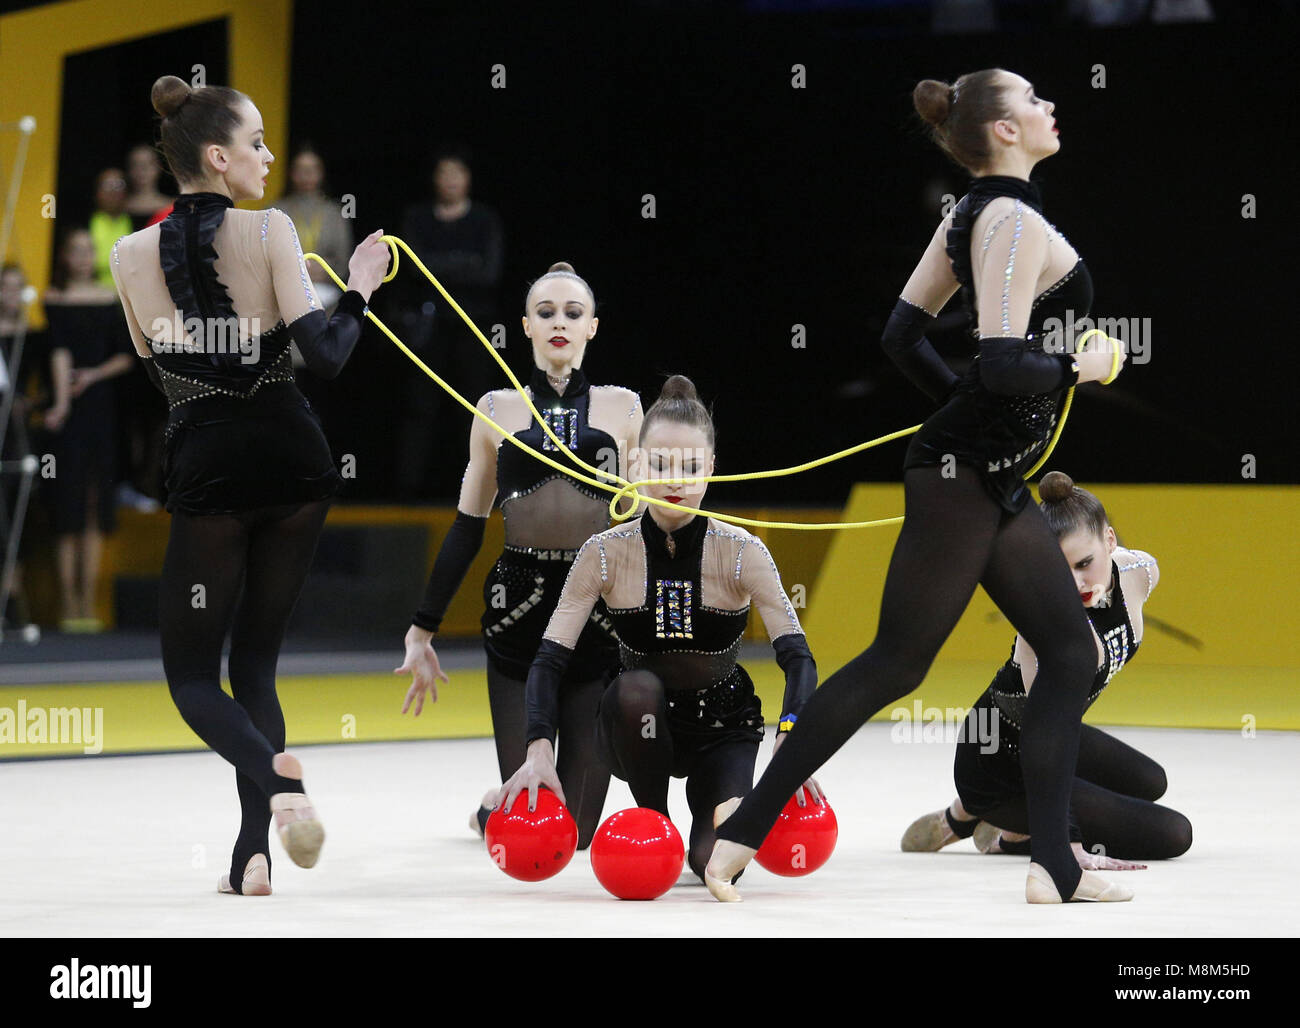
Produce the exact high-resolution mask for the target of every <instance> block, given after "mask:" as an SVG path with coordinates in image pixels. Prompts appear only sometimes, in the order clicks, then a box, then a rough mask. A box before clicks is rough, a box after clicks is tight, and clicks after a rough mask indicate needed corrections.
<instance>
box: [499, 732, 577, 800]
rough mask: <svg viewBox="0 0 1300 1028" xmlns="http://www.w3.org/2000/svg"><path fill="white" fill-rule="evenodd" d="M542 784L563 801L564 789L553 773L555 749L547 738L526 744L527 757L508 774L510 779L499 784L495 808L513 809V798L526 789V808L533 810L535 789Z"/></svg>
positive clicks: (535, 797) (535, 796) (558, 778)
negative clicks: (511, 773) (503, 783)
mask: <svg viewBox="0 0 1300 1028" xmlns="http://www.w3.org/2000/svg"><path fill="white" fill-rule="evenodd" d="M542 785H544V786H546V787H547V788H548V789H550V790H551V792H553V793H555V795H556V798H558V799H559V801H560V802H561V803H564V802H565V800H564V790H563V789H562V788H561V787H560V776H559V775H558V774H556V773H555V750H554V749H553V748H552V746H551V742H550V740H549V739H534V740H533V741H532V742H531V743H529V744H528V759H527V760H525V761H524V762H523V764H522V766H520V768H519V770H518V771H516V772H515V773H514V774H513V775H511V776H510V781H508V782H506V784H505V785H503V786H501V789H500V791H499V792H497V805H496V809H498V810H502V809H504V810H514V807H515V798H516V797H517V796H518V795H519V794H520V793H521V792H523V791H524V790H525V789H527V790H528V809H529V810H535V809H536V807H537V789H538V786H542ZM503 803H504V804H505V806H504V808H503V807H502V804H503Z"/></svg>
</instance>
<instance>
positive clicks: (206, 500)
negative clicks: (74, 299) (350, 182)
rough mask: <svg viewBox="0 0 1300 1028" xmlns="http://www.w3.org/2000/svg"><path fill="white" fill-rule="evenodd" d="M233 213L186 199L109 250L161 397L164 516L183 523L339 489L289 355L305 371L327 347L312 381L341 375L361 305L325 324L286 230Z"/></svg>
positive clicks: (278, 222) (279, 218)
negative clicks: (296, 349) (295, 345)
mask: <svg viewBox="0 0 1300 1028" xmlns="http://www.w3.org/2000/svg"><path fill="white" fill-rule="evenodd" d="M232 208H233V204H232V203H231V201H230V199H229V198H228V197H225V196H222V195H220V194H216V193H186V194H183V195H181V196H179V197H177V199H176V205H175V208H174V210H173V211H172V213H171V214H170V215H169V216H168V217H167V218H166V219H165V220H164V221H163V222H161V223H160V224H159V225H156V226H151V227H149V228H146V229H142V230H141V231H139V232H137V233H135V234H134V235H132V236H127V237H124V238H123V239H120V240H118V242H117V243H116V244H115V245H114V247H113V255H112V264H111V266H112V270H113V276H114V280H115V281H116V282H117V285H118V291H119V293H120V294H121V295H122V297H123V302H124V305H125V306H126V309H127V322H128V324H129V325H130V326H131V328H132V334H133V336H134V338H135V342H136V349H137V350H138V351H139V352H140V355H141V356H142V357H147V358H151V359H148V360H147V361H146V365H145V367H146V368H147V369H148V370H149V372H150V375H151V377H152V378H153V379H154V380H155V382H156V383H157V384H158V385H159V387H160V388H161V389H162V391H163V392H164V394H165V395H166V397H167V407H168V418H167V427H166V429H165V432H164V440H165V443H164V451H163V479H164V486H165V489H166V498H167V508H168V509H169V510H173V511H175V510H182V511H185V512H187V513H191V514H221V513H233V512H237V511H243V510H251V509H255V508H259V507H266V506H274V505H280V504H290V503H302V502H310V501H312V500H319V499H323V498H326V497H329V496H331V495H333V494H334V493H335V492H336V491H337V490H338V488H339V486H340V485H341V483H342V479H341V478H340V476H339V473H338V471H337V470H336V469H335V467H334V461H333V457H332V456H331V454H330V449H329V444H328V443H327V442H326V440H325V435H324V433H323V432H322V430H321V426H320V421H319V419H318V418H317V417H316V414H315V412H313V411H312V409H311V407H310V405H309V404H308V403H307V400H306V398H305V397H304V396H303V395H302V393H301V392H300V391H299V390H298V388H297V386H296V385H295V384H294V370H293V362H292V359H291V354H290V351H289V344H290V342H291V341H298V342H299V343H300V349H302V350H303V351H304V353H305V354H310V355H311V356H309V357H308V367H309V368H312V366H313V364H318V362H317V357H318V356H324V354H318V353H317V352H315V350H316V347H317V344H318V341H319V340H321V339H322V337H326V336H327V337H328V338H327V339H325V340H324V342H325V345H326V347H327V348H328V349H329V350H331V351H333V350H335V349H337V354H336V355H331V357H330V359H329V360H328V361H322V362H320V363H319V364H318V367H317V368H313V370H319V372H320V373H322V374H326V375H329V374H337V373H338V369H339V367H341V366H342V363H343V361H344V360H346V357H347V353H350V351H351V347H352V345H354V344H355V342H356V340H357V338H358V337H359V335H360V322H361V316H362V313H363V311H364V309H365V303H364V301H363V300H362V299H361V297H360V295H359V294H357V293H355V292H347V293H345V294H344V297H343V299H342V300H340V305H339V308H338V312H337V314H336V316H335V320H334V321H333V322H327V320H326V318H325V314H324V312H323V311H322V309H321V305H320V302H319V300H317V298H316V295H315V291H314V290H313V289H312V288H311V283H310V279H309V278H308V275H307V270H306V265H305V264H304V263H303V260H302V250H301V248H300V247H299V245H298V241H297V234H296V232H295V231H294V227H293V222H292V221H291V220H290V219H289V218H288V217H287V216H286V215H284V214H283V213H282V212H280V211H277V210H274V209H270V210H265V211H242V210H233V209H232ZM290 326H292V327H290ZM325 364H328V365H329V366H328V367H324V366H323V365H325Z"/></svg>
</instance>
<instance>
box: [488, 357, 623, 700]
mask: <svg viewBox="0 0 1300 1028" xmlns="http://www.w3.org/2000/svg"><path fill="white" fill-rule="evenodd" d="M593 388H595V389H603V388H608V387H602V386H595V387H593V386H591V385H589V384H588V382H587V379H586V376H585V375H583V373H582V369H581V368H574V369H573V372H572V373H571V375H570V378H569V383H568V386H567V387H566V388H565V390H564V394H563V395H562V396H561V395H558V394H557V393H556V392H555V390H554V389H553V388H552V387H551V385H550V383H549V381H548V380H547V378H546V375H545V373H544V372H542V371H540V370H539V369H536V368H534V369H533V375H532V378H531V380H530V382H529V389H530V391H531V395H532V398H533V403H534V404H535V405H536V406H537V409H538V410H539V411H541V412H542V415H543V417H545V418H547V419H548V422H549V424H550V426H551V430H552V431H553V432H555V434H556V435H557V436H559V437H560V439H561V440H563V442H564V445H565V446H567V447H568V448H569V449H570V450H572V451H573V453H575V454H576V455H577V456H578V457H580V458H581V459H582V460H584V461H586V462H587V463H588V464H591V465H593V466H594V467H601V468H606V469H608V470H610V471H617V469H618V455H619V447H618V444H617V443H616V442H615V441H614V438H613V437H612V436H611V435H610V434H609V433H608V432H606V431H604V430H602V429H600V428H597V427H595V426H594V425H592V424H591V421H590V419H589V416H588V415H589V410H590V406H591V391H592V389H593ZM490 397H491V394H489V398H490ZM489 402H491V401H489ZM628 406H629V411H628V413H629V415H631V414H632V413H634V412H635V410H638V409H639V407H640V405H639V403H636V402H635V400H634V401H633V402H632V403H630V404H629V405H628ZM489 413H493V411H490V412H489ZM515 435H516V437H517V438H519V439H520V440H521V441H523V442H525V443H527V444H528V445H530V446H532V447H533V448H534V449H537V450H540V451H542V452H543V453H546V454H547V455H548V456H551V457H554V458H557V459H561V462H562V463H563V459H562V455H561V454H560V452H559V450H558V449H557V448H556V446H555V444H554V443H552V442H551V440H550V439H549V438H547V436H546V435H545V433H543V431H542V429H541V426H540V425H538V424H537V423H536V422H533V423H532V424H530V425H529V426H528V428H527V429H525V430H524V431H522V432H516V433H515ZM497 497H498V500H497V502H498V504H499V505H500V507H501V513H502V515H503V516H504V517H505V522H506V546H505V550H504V551H503V552H502V554H501V557H500V558H499V559H498V560H497V562H496V564H495V565H494V566H493V568H492V571H491V573H490V574H489V575H488V577H487V581H485V582H484V583H483V600H484V612H483V621H482V624H483V643H484V646H485V647H486V649H487V652H488V658H489V659H490V660H491V661H492V662H493V663H494V664H495V665H496V666H497V667H498V668H500V669H501V670H502V671H504V672H505V673H506V674H508V675H510V677H512V678H517V679H519V680H520V681H523V680H524V679H525V678H527V677H528V667H529V665H530V664H532V662H533V658H534V657H535V656H536V655H537V647H538V646H540V645H541V642H542V633H543V632H545V631H546V625H547V622H549V621H550V619H551V615H552V614H553V613H554V612H555V605H556V603H557V602H559V599H560V590H561V589H563V587H564V580H565V578H566V577H567V576H568V574H569V568H570V567H571V566H572V564H573V560H574V558H575V557H576V556H577V553H578V547H579V546H581V545H582V543H583V541H585V540H586V539H587V538H589V537H590V536H591V535H592V533H594V532H599V531H601V530H602V529H604V528H606V527H607V526H608V525H609V494H608V493H602V492H600V491H599V490H596V489H592V488H591V487H590V486H587V485H585V484H583V483H582V482H579V481H577V480H576V479H574V478H570V477H569V476H568V475H565V474H563V473H562V472H559V471H556V470H555V469H554V468H551V467H548V466H547V465H545V464H543V463H541V462H540V461H538V460H536V459H534V458H533V457H532V456H530V455H529V454H527V453H525V452H524V451H523V450H521V449H519V448H518V447H517V446H514V445H513V444H511V443H506V442H502V443H501V445H500V446H499V447H498V448H497ZM617 645H618V644H617V639H616V637H615V635H614V630H613V627H612V626H611V624H610V622H609V618H608V617H607V616H606V612H605V605H604V604H603V603H598V604H597V605H596V606H595V607H594V608H593V610H592V611H591V615H590V617H589V619H588V622H587V624H586V625H584V626H583V630H582V633H581V635H580V637H579V639H578V642H577V646H576V647H575V653H574V662H573V665H572V667H571V672H570V673H571V674H572V675H573V676H574V677H577V678H594V677H596V676H597V675H599V674H601V673H603V672H605V671H609V670H612V668H613V665H614V664H615V663H616V661H617V655H618V649H617Z"/></svg>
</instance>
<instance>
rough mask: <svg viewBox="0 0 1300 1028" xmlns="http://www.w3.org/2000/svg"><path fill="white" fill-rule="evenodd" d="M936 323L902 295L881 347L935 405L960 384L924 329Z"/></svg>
mask: <svg viewBox="0 0 1300 1028" xmlns="http://www.w3.org/2000/svg"><path fill="white" fill-rule="evenodd" d="M933 321H934V315H933V314H930V313H929V312H928V311H925V310H923V309H922V308H920V307H917V306H916V305H915V304H912V303H909V302H908V301H906V300H904V299H903V298H902V297H901V296H900V297H899V298H898V302H897V303H896V304H894V309H893V311H892V312H891V313H890V315H889V321H888V322H887V323H886V325H885V332H884V334H883V335H882V336H881V337H880V345H881V346H882V347H883V348H884V351H885V353H887V354H889V359H890V360H892V361H893V362H894V363H895V364H896V365H897V366H898V370H899V371H901V372H902V373H903V374H904V375H906V376H907V377H908V379H909V380H910V381H911V382H912V384H913V385H915V386H916V387H917V388H918V389H920V390H921V392H923V393H925V395H926V396H928V397H930V399H932V400H934V402H935V403H942V402H943V401H944V400H945V399H947V397H948V395H949V394H950V393H951V392H952V390H953V387H954V386H955V385H956V384H957V375H956V374H955V373H954V372H953V370H952V368H950V367H948V365H947V364H946V363H944V360H943V358H942V357H940V356H939V354H938V353H937V352H936V351H935V349H934V346H933V345H931V343H930V341H929V340H928V339H926V338H925V330H926V329H927V328H929V327H930V324H931V323H932V322H933Z"/></svg>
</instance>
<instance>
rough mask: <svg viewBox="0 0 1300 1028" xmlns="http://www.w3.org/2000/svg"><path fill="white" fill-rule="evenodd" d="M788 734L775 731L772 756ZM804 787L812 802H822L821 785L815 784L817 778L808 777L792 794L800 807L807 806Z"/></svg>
mask: <svg viewBox="0 0 1300 1028" xmlns="http://www.w3.org/2000/svg"><path fill="white" fill-rule="evenodd" d="M789 734H790V733H789V732H777V733H776V742H774V743H773V744H772V755H773V756H775V755H776V751H777V750H779V749H780V748H781V743H783V742H785V737H786V736H787V735H789ZM805 789H807V790H808V796H810V797H811V798H812V801H813V802H814V803H817V804H820V803H822V802H824V795H823V793H822V787H821V786H820V785H818V784H817V779H816V778H809V779H808V781H806V782H804V783H803V785H801V786H799V791H798V792H796V793H795V794H794V795H795V799H796V800H797V801H798V803H799V806H801V807H806V806H808V799H807V797H805V796H804V790H805Z"/></svg>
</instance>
